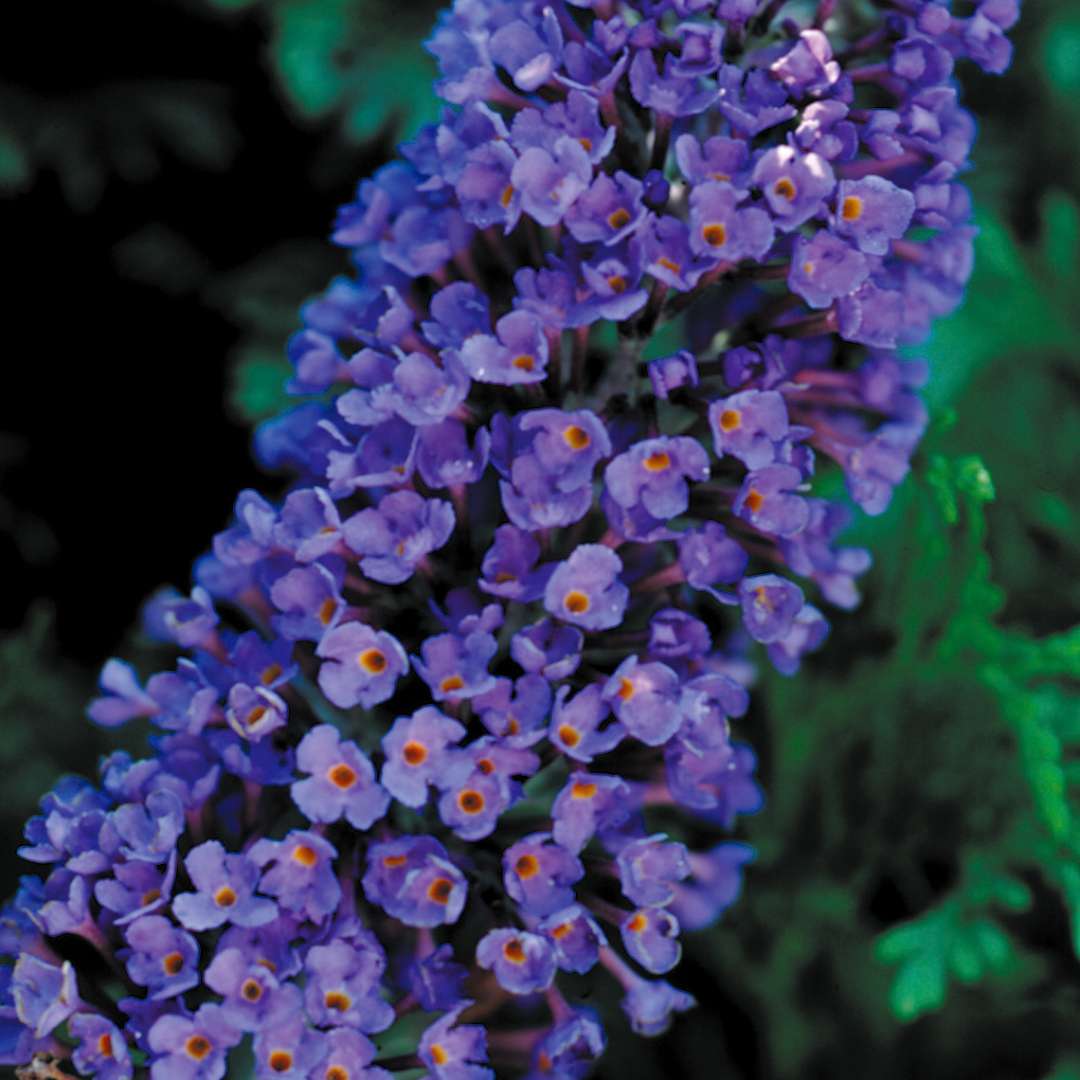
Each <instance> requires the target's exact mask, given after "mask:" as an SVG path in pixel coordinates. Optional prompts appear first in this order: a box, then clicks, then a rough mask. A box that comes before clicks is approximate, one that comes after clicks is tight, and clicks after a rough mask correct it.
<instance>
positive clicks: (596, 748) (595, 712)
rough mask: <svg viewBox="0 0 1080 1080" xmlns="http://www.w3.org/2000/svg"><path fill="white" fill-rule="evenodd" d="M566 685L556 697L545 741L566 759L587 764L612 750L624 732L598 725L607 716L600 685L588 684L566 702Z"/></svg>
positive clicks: (617, 726)
mask: <svg viewBox="0 0 1080 1080" xmlns="http://www.w3.org/2000/svg"><path fill="white" fill-rule="evenodd" d="M569 694H570V687H569V686H566V685H564V686H560V687H559V690H558V692H557V694H556V696H555V710H554V712H553V713H552V717H551V728H550V730H549V732H548V738H549V739H550V741H551V743H552V745H553V746H557V747H558V748H559V749H560V750H561V751H562V752H563V753H564V754H566V756H567V757H570V758H573V760H574V761H580V762H582V763H583V764H586V765H587V764H588V763H589V762H590V761H592V759H593V758H594V757H596V756H598V755H600V754H606V753H607V752H608V751H609V750H613V749H614V748H615V747H616V746H618V744H619V743H620V742H621V741H622V739H623V737H624V736H625V734H626V729H625V728H624V727H623V725H622V724H620V723H618V722H616V723H612V724H608V725H607V726H606V727H605V728H604V729H603V730H601V728H600V725H601V724H603V722H604V721H605V720H606V719H607V718H608V716H609V715H610V712H611V710H610V708H609V706H608V704H607V702H606V701H605V700H604V697H603V693H602V688H601V686H600V684H599V683H591V684H590V685H588V686H586V687H585V689H584V690H580V691H578V693H577V694H575V695H574V698H573V700H571V701H567V697H568V695H569Z"/></svg>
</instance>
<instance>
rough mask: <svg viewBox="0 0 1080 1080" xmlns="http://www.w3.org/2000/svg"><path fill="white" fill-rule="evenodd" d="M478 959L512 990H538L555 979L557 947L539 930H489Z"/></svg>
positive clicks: (512, 992) (477, 951) (528, 992)
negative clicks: (533, 932)
mask: <svg viewBox="0 0 1080 1080" xmlns="http://www.w3.org/2000/svg"><path fill="white" fill-rule="evenodd" d="M476 962H477V963H478V964H479V965H480V966H481V967H482V968H485V969H486V970H488V971H494V973H495V978H496V979H497V980H498V982H499V985H500V986H501V987H502V988H503V989H504V990H509V991H510V993H511V994H535V993H536V992H537V991H539V990H546V989H547V988H548V987H549V986H550V985H551V984H552V982H553V981H554V979H555V967H556V965H555V950H554V949H553V948H552V947H551V945H550V943H549V942H548V940H547V939H546V938H543V937H541V936H540V935H539V934H532V933H529V932H527V931H518V930H489V931H488V932H487V933H486V934H485V935H484V936H483V937H482V938H481V939H480V943H479V944H478V945H477V946H476Z"/></svg>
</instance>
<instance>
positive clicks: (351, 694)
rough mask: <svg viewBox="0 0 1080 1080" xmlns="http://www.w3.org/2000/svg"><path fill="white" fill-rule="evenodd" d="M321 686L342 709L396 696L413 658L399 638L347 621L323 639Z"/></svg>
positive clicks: (317, 650)
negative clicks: (399, 684) (395, 692)
mask: <svg viewBox="0 0 1080 1080" xmlns="http://www.w3.org/2000/svg"><path fill="white" fill-rule="evenodd" d="M315 655H316V656H319V657H321V658H322V659H323V660H325V661H326V663H324V664H323V665H322V666H321V667H320V668H319V687H320V688H321V689H322V691H323V693H324V694H326V696H327V697H328V698H329V699H330V700H331V701H332V702H333V703H334V704H335V705H337V706H339V707H340V708H342V709H348V708H351V707H352V706H353V705H362V706H363V707H364V708H365V709H370V708H371V707H372V706H373V705H378V704H379V703H380V702H383V701H386V700H388V699H389V698H391V697H393V696H394V690H395V687H396V685H397V680H398V678H399V677H400V676H401V675H404V674H405V672H406V671H408V669H409V660H408V657H407V656H406V655H405V650H404V649H403V648H402V647H401V643H400V642H399V641H398V640H397V638H395V637H393V636H392V635H390V634H388V633H386V632H385V631H383V630H373V629H372V628H371V627H370V626H365V625H364V624H363V623H360V622H348V623H343V624H341V625H340V626H337V627H335V628H334V629H333V630H331V631H330V632H329V633H328V634H327V635H326V636H325V637H324V638H323V639H322V641H320V642H319V645H318V648H317V649H316V650H315Z"/></svg>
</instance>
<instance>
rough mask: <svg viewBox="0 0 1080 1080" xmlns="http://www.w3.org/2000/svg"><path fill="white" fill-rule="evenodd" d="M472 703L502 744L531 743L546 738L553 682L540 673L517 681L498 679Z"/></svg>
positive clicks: (517, 744)
mask: <svg viewBox="0 0 1080 1080" xmlns="http://www.w3.org/2000/svg"><path fill="white" fill-rule="evenodd" d="M472 706H473V709H474V710H475V711H476V713H477V715H478V716H479V717H480V720H481V722H482V723H483V725H484V727H486V728H487V729H488V731H490V732H491V734H492V735H495V736H497V737H498V739H499V741H500V743H501V745H502V746H505V747H508V748H517V747H526V746H532V745H533V743H536V742H539V741H540V740H541V739H542V738H543V737H544V733H545V727H546V724H547V718H548V714H549V713H550V712H551V685H550V684H549V683H548V681H547V680H546V679H545V678H544V677H543V676H541V675H524V676H522V677H521V678H520V679H518V680H517V681H516V682H511V681H510V680H509V679H498V680H496V685H495V686H494V687H493V688H492V689H491V690H489V691H488V692H487V693H485V694H480V695H479V696H477V697H475V698H473V701H472ZM475 745H476V744H475V743H474V744H473V746H474V747H475ZM470 749H472V748H470Z"/></svg>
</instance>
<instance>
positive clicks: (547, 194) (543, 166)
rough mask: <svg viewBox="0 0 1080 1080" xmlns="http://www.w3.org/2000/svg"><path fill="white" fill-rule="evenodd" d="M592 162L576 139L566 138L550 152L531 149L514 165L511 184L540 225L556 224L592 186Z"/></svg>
mask: <svg viewBox="0 0 1080 1080" xmlns="http://www.w3.org/2000/svg"><path fill="white" fill-rule="evenodd" d="M591 179H592V163H591V162H590V160H589V155H588V154H587V153H586V152H585V150H584V148H583V147H582V145H581V143H580V142H578V140H577V139H572V138H570V137H569V136H568V135H563V136H561V137H560V138H559V139H557V140H556V142H555V145H554V146H553V147H552V149H551V151H550V152H549V151H547V150H545V149H544V148H543V147H540V146H530V147H529V148H528V149H527V150H526V151H525V152H524V153H523V154H522V155H521V157H520V158H518V161H517V164H516V165H515V166H514V170H513V172H512V173H511V176H510V183H511V185H512V186H513V188H514V190H515V191H517V192H520V194H521V207H522V209H523V210H524V211H525V213H527V214H528V215H529V216H530V217H532V218H533V219H534V220H535V221H536V222H538V223H539V224H540V225H557V224H558V223H559V222H560V221H561V220H562V218H563V215H564V214H565V213H566V211H567V210H568V209H569V208H570V207H571V206H572V205H573V204H574V201H575V200H576V199H577V197H578V196H579V195H580V194H581V193H582V192H583V191H584V190H585V189H586V188H587V187H588V186H589V181H590V180H591Z"/></svg>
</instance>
